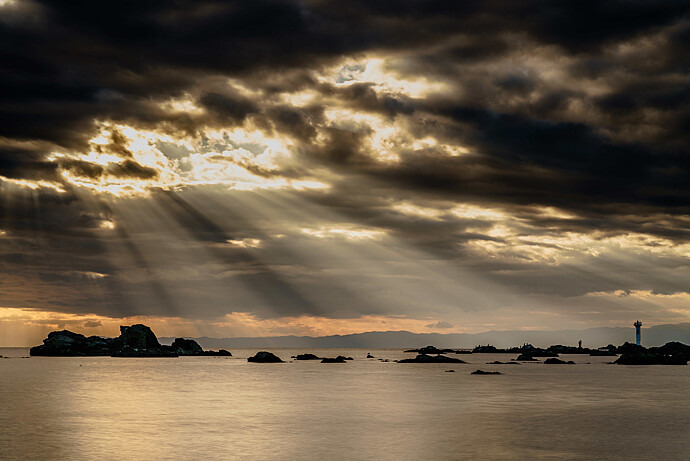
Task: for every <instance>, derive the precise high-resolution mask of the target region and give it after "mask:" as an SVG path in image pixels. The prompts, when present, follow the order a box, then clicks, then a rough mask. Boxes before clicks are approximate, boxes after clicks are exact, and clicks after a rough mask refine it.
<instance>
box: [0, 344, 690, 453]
mask: <svg viewBox="0 0 690 461" xmlns="http://www.w3.org/2000/svg"><path fill="white" fill-rule="evenodd" d="M256 351H257V350H256V349H251V350H241V349H240V350H233V351H232V352H233V354H234V357H231V358H212V357H190V358H178V359H130V358H105V357H104V358H96V357H94V358H42V357H34V358H31V359H22V358H10V359H3V360H0V459H9V460H11V459H37V460H38V459H70V460H72V459H74V460H81V459H107V460H110V459H113V460H115V459H137V460H156V459H170V460H178V459H189V460H192V459H256V460H266V459H285V460H292V459H300V460H304V459H306V460H336V459H337V460H340V459H343V460H345V459H353V460H360V459H361V460H367V459H371V460H379V459H384V460H385V459H391V460H431V459H444V460H445V459H447V460H455V459H586V460H591V459H626V460H628V459H658V460H666V459H690V394H689V393H688V385H689V384H690V366H688V367H664V366H656V367H654V366H649V367H642V366H639V367H627V366H617V365H616V366H614V365H607V364H606V362H608V361H609V360H611V359H610V358H609V357H589V356H562V358H563V359H566V360H574V361H575V362H577V365H574V366H573V365H571V366H566V365H562V366H558V365H543V364H523V365H486V362H489V361H494V360H501V361H508V360H509V359H510V358H513V357H514V355H503V354H474V355H460V356H458V357H459V358H461V359H463V360H466V361H467V362H469V363H468V364H466V365H448V364H425V365H421V364H397V363H393V362H390V363H383V362H380V361H378V360H376V359H366V358H365V357H366V354H367V352H371V353H372V354H373V355H375V356H376V357H377V358H378V357H381V358H388V359H391V360H393V359H398V358H401V357H403V356H410V355H411V354H403V353H402V352H401V351H399V350H371V351H368V350H362V349H348V350H324V349H320V350H294V349H283V350H280V349H273V352H275V353H276V354H277V355H279V356H280V357H282V358H283V359H285V360H289V357H290V356H291V355H295V354H297V353H303V352H315V353H316V354H317V355H322V356H336V355H339V354H342V355H349V356H353V357H354V358H355V360H354V361H352V362H349V363H347V364H321V363H318V362H292V363H285V364H252V363H248V362H247V361H246V358H247V357H248V356H250V355H253V354H254V353H255V352H256ZM0 354H2V355H5V356H21V355H27V351H26V350H24V349H22V350H20V349H14V350H8V349H0ZM585 362H591V363H589V364H586V363H585ZM477 368H481V369H483V370H498V371H501V372H503V373H504V374H503V375H501V376H473V375H470V372H471V371H473V370H476V369H477ZM448 369H455V373H446V372H445V370H448Z"/></svg>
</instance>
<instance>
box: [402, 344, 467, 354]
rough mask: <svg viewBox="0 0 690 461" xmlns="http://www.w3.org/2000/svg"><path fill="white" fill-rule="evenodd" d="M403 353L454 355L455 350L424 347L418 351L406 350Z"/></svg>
mask: <svg viewBox="0 0 690 461" xmlns="http://www.w3.org/2000/svg"><path fill="white" fill-rule="evenodd" d="M405 352H416V353H418V354H447V353H456V352H457V351H456V350H455V349H439V348H437V347H436V346H424V347H422V348H420V349H408V350H406V351H405Z"/></svg>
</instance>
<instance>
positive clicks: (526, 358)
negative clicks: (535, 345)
mask: <svg viewBox="0 0 690 461" xmlns="http://www.w3.org/2000/svg"><path fill="white" fill-rule="evenodd" d="M515 360H516V361H518V362H538V360H537V359H535V358H534V357H532V355H531V354H528V353H524V352H523V353H522V354H520V355H518V357H517V358H516V359H515Z"/></svg>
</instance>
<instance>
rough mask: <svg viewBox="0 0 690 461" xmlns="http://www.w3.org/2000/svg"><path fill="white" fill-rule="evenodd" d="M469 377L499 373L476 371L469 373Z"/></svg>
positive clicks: (497, 373) (498, 373) (496, 373)
mask: <svg viewBox="0 0 690 461" xmlns="http://www.w3.org/2000/svg"><path fill="white" fill-rule="evenodd" d="M470 374H471V375H500V374H501V372H499V371H484V370H476V371H473V372H472V373H470Z"/></svg>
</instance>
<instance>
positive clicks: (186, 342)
mask: <svg viewBox="0 0 690 461" xmlns="http://www.w3.org/2000/svg"><path fill="white" fill-rule="evenodd" d="M30 354H31V355H33V356H52V357H85V356H112V357H177V356H178V355H193V356H198V355H222V356H230V355H232V354H230V352H228V351H224V350H221V351H217V352H216V351H204V350H203V349H202V348H201V346H199V345H198V344H197V343H196V341H194V340H191V339H183V338H177V339H176V340H175V342H174V343H173V345H172V346H162V345H161V344H160V343H159V342H158V338H156V335H155V334H154V333H153V331H151V329H150V328H149V327H147V326H146V325H141V324H138V325H132V326H121V327H120V336H119V337H117V338H102V337H100V336H89V337H88V338H87V337H85V336H84V335H80V334H78V333H73V332H71V331H67V330H62V331H53V332H51V333H49V334H48V337H47V338H46V339H44V340H43V345H41V346H36V347H32V348H31V350H30Z"/></svg>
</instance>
